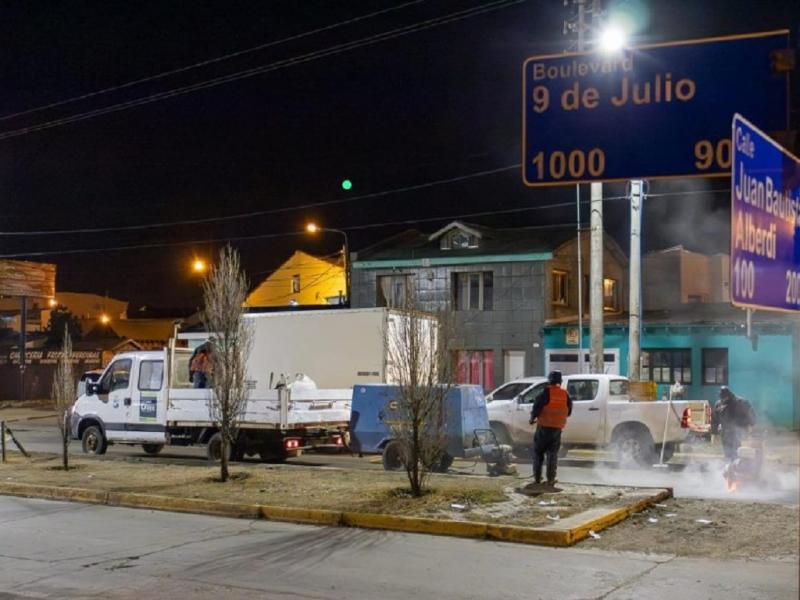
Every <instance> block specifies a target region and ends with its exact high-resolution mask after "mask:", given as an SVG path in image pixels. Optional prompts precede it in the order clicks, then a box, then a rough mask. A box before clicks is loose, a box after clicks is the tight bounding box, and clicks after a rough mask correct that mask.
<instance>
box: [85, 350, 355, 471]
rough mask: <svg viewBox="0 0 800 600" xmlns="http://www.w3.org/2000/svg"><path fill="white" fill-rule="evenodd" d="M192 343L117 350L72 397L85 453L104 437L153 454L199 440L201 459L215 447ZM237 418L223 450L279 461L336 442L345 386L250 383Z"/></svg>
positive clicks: (101, 447) (215, 431) (348, 393)
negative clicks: (195, 379)
mask: <svg viewBox="0 0 800 600" xmlns="http://www.w3.org/2000/svg"><path fill="white" fill-rule="evenodd" d="M191 354H192V350H190V349H188V348H176V347H175V345H174V343H171V345H170V348H168V349H164V350H160V351H147V352H126V353H122V354H118V355H117V356H115V357H114V359H113V360H112V361H111V363H110V364H109V365H108V366H107V367H106V369H105V370H104V371H103V374H102V375H101V376H100V378H99V379H98V380H97V381H96V382H87V384H86V391H85V393H83V394H82V395H81V396H80V397H79V398H78V399H77V401H76V402H75V404H74V406H73V408H72V414H71V427H72V437H73V438H75V439H79V440H81V444H82V448H83V451H84V452H85V453H88V454H103V453H104V452H105V451H106V448H107V447H108V445H109V444H141V445H142V448H143V449H144V451H145V452H147V453H149V454H158V453H159V452H160V451H161V449H162V448H164V446H191V445H204V446H205V447H206V448H207V454H208V457H209V460H212V461H214V460H217V459H218V458H219V453H220V446H221V444H220V434H219V428H218V426H217V424H216V423H215V422H214V419H213V418H212V416H211V410H210V402H211V399H212V393H213V391H212V390H211V389H194V388H193V387H192V385H191V382H190V381H189V359H190V357H191ZM248 379H249V384H250V388H251V389H250V397H249V398H248V400H247V404H246V406H245V410H244V413H243V415H242V418H241V420H240V422H239V436H238V439H237V441H236V443H235V444H234V445H233V447H232V448H231V458H232V459H233V460H240V459H241V458H243V457H245V456H259V457H260V458H261V459H262V460H265V461H276V462H282V461H283V460H285V459H286V458H288V457H289V456H291V455H293V454H296V453H297V452H298V451H300V450H302V449H304V448H308V447H311V446H315V445H323V444H325V445H328V444H333V445H339V446H341V445H343V444H344V435H345V431H346V429H347V426H348V424H349V422H350V407H351V399H352V388H349V387H348V388H345V389H317V388H316V386H315V385H313V384H311V383H309V381H308V380H307V379H306V380H300V381H297V382H296V383H290V384H289V385H287V386H286V387H284V388H282V389H267V388H266V387H264V386H256V382H255V381H254V380H252V379H250V371H249V370H248Z"/></svg>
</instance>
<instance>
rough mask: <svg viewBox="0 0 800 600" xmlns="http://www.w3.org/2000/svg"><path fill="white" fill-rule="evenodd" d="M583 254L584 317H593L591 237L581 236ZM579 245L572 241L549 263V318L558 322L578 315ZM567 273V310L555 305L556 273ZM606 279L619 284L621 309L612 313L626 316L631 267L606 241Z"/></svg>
mask: <svg viewBox="0 0 800 600" xmlns="http://www.w3.org/2000/svg"><path fill="white" fill-rule="evenodd" d="M581 247H582V249H583V251H582V252H581V261H582V263H583V265H582V272H583V278H584V281H583V283H582V287H583V289H582V290H581V292H582V294H583V296H584V299H585V300H584V314H585V315H586V316H587V318H588V315H589V304H588V298H589V291H588V285H587V282H588V277H589V258H590V255H591V252H590V236H589V234H588V233H587V234H586V235H583V236H581ZM577 248H578V242H577V239H576V240H572V241H570V242H568V243H566V244H564V245H563V246H561V247H560V248H558V249H557V250H556V252H554V254H553V258H552V260H550V261H548V262H547V280H546V284H545V285H546V288H545V291H546V295H545V298H546V299H547V301H546V304H545V318H546V319H558V318H563V317H572V316H575V315H577V314H578V253H577ZM554 270H558V271H566V272H567V273H568V274H569V276H568V278H569V286H568V288H569V302H568V304H567V305H566V306H562V305H557V304H554V303H553V301H552V299H553V271H554ZM603 278H604V279H605V278H608V279H614V280H615V281H616V282H617V289H618V292H617V296H618V298H617V302H618V306H619V309H618V310H617V311H612V312H622V311H624V310H625V309H626V308H627V306H628V271H627V265H626V264H624V263H623V262H622V260H621V259H620V257H619V256H617V254H616V253H615V252H614V251H612V249H611V247H610V243H609V241H608V240H606V244H605V246H604V252H603Z"/></svg>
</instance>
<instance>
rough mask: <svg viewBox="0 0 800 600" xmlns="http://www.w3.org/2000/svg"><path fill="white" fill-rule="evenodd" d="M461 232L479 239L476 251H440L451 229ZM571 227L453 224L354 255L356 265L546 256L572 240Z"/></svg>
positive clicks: (403, 235)
mask: <svg viewBox="0 0 800 600" xmlns="http://www.w3.org/2000/svg"><path fill="white" fill-rule="evenodd" d="M454 227H460V228H463V229H464V230H465V231H468V232H469V233H473V234H475V235H478V236H479V237H480V244H479V247H478V248H453V249H449V250H442V249H441V248H440V245H439V238H440V237H441V236H442V235H444V234H445V233H447V232H448V231H450V230H451V229H453V228H454ZM574 235H575V230H574V227H572V226H569V227H520V228H513V229H512V228H503V229H493V228H489V227H483V226H480V225H472V224H466V223H461V222H459V221H454V222H452V223H450V224H448V225H447V226H446V227H443V228H442V229H440V230H438V231H437V232H435V233H434V234H433V235H430V234H425V233H422V232H420V231H418V230H413V229H412V230H408V231H405V232H403V233H401V234H399V235H397V236H394V237H392V238H389V239H387V240H385V241H384V242H383V243H381V244H377V245H375V246H372V247H371V248H367V249H365V250H362V251H360V252H358V253H357V260H358V261H369V262H372V261H392V260H407V259H425V258H439V257H454V258H455V257H460V258H467V257H473V256H474V257H480V256H486V255H492V256H497V257H502V256H509V255H529V254H549V253H552V252H553V251H554V250H555V249H557V248H558V247H559V246H561V245H562V244H564V243H565V242H567V241H568V240H570V239H572V238H573V237H574Z"/></svg>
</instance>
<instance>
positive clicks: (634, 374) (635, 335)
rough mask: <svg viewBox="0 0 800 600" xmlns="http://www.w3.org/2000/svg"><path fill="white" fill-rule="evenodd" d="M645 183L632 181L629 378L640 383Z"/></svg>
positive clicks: (637, 180)
mask: <svg viewBox="0 0 800 600" xmlns="http://www.w3.org/2000/svg"><path fill="white" fill-rule="evenodd" d="M643 201H644V181H641V180H639V179H635V180H633V181H631V248H630V254H631V261H630V265H629V268H630V290H629V296H628V297H629V300H630V302H629V306H628V312H629V326H628V378H629V379H630V380H631V381H634V382H635V381H639V378H640V367H639V364H640V355H641V339H642V338H641V328H642V281H641V273H642V235H641V230H642V203H643Z"/></svg>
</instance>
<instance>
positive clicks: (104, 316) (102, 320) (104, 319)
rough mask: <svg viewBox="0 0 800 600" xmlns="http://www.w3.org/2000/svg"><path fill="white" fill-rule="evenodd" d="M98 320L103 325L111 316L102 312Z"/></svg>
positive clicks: (109, 320)
mask: <svg viewBox="0 0 800 600" xmlns="http://www.w3.org/2000/svg"><path fill="white" fill-rule="evenodd" d="M100 322H101V323H102V324H103V325H108V324H109V323H110V322H111V317H109V316H108V315H107V314H105V313H104V314H102V315H100Z"/></svg>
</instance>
